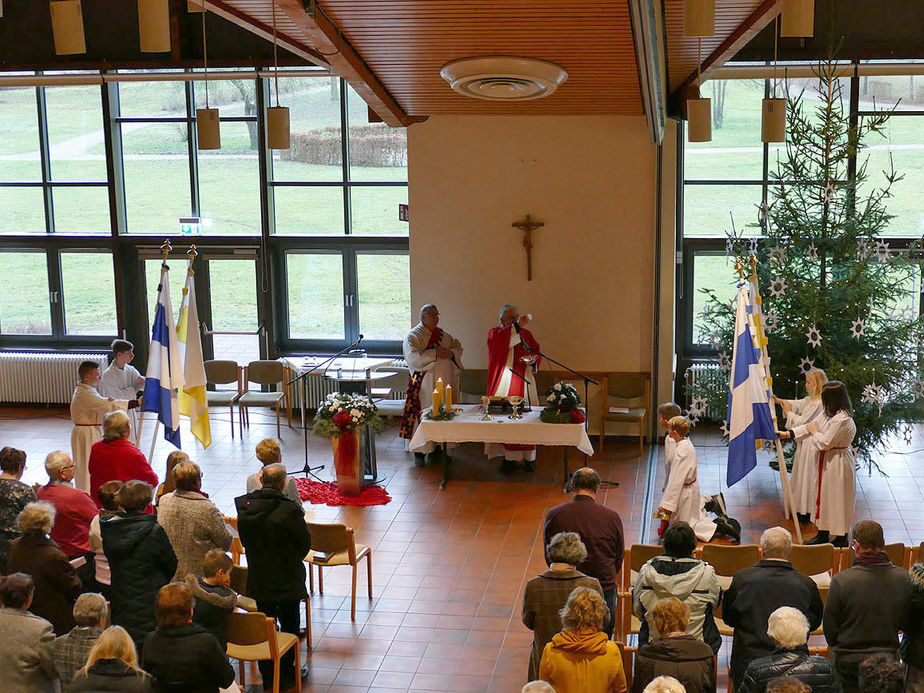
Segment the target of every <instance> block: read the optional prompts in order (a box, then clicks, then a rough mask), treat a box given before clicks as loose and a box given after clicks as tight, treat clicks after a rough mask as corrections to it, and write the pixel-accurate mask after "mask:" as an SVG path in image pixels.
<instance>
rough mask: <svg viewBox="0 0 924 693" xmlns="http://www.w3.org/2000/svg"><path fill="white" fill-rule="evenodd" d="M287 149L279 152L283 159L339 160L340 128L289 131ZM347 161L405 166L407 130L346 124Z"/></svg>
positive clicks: (328, 163) (330, 163)
mask: <svg viewBox="0 0 924 693" xmlns="http://www.w3.org/2000/svg"><path fill="white" fill-rule="evenodd" d="M291 139H292V142H291V146H290V147H289V149H283V150H281V152H280V155H281V158H282V160H283V161H300V162H302V163H306V164H319V165H321V166H339V165H340V164H341V163H342V156H341V148H340V128H339V127H326V128H321V129H319V130H309V131H308V132H306V133H302V134H295V135H292V138H291ZM350 163H351V164H352V165H353V166H376V167H382V166H407V131H406V130H404V129H403V128H401V129H397V128H396V129H392V128H382V127H380V126H376V125H359V126H354V127H351V128H350Z"/></svg>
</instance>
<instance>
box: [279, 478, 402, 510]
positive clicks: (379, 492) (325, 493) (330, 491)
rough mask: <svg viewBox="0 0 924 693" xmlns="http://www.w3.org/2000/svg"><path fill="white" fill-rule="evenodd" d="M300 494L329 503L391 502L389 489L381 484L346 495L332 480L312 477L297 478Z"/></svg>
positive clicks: (306, 498) (313, 500) (371, 503)
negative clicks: (317, 479)
mask: <svg viewBox="0 0 924 693" xmlns="http://www.w3.org/2000/svg"><path fill="white" fill-rule="evenodd" d="M295 485H296V486H297V487H298V495H299V497H300V498H301V499H302V500H306V501H309V502H311V503H325V504H327V505H385V503H389V502H391V496H389V495H388V491H386V490H385V489H383V488H382V487H381V486H376V485H374V484H371V485H369V486H366V487H365V488H363V490H362V491H361V492H360V493H359V494H357V495H355V496H345V495H343V494H342V493H340V489H339V488H337V484H334V483H331V482H330V481H323V482H321V481H312V480H311V479H296V480H295Z"/></svg>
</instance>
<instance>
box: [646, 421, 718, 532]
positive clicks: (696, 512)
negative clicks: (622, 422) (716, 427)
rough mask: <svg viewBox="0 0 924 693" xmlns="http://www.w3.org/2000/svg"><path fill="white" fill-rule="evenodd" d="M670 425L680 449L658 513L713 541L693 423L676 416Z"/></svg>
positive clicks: (713, 527)
mask: <svg viewBox="0 0 924 693" xmlns="http://www.w3.org/2000/svg"><path fill="white" fill-rule="evenodd" d="M667 424H668V435H669V436H670V437H671V439H672V440H673V441H674V442H675V443H676V447H675V449H674V459H673V460H672V461H671V467H670V477H669V478H668V480H667V484H666V485H665V488H664V495H663V496H662V497H661V503H660V505H659V507H658V512H659V513H662V514H668V515H670V520H669V523H670V524H674V523H675V522H680V521H683V522H686V523H688V524H689V525H690V527H692V528H693V531H694V532H695V533H696V538H697V539H699V540H700V541H709V540H710V539H712V536H713V535H714V534H715V530H716V526H715V522H713V521H712V520H710V519H709V516H708V515H706V509H705V508H704V507H703V498H702V496H700V493H699V480H698V479H697V474H698V471H699V470H698V468H697V464H696V449H695V448H694V447H693V443H692V442H690V439H689V438H688V437H687V436H688V435H689V433H690V421H689V419H687V418H685V417H683V416H674V417H672V418H671V419H670V420H669V421H668V422H667Z"/></svg>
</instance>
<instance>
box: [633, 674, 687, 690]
mask: <svg viewBox="0 0 924 693" xmlns="http://www.w3.org/2000/svg"><path fill="white" fill-rule="evenodd" d="M689 690H690V689H689V688H685V687H684V685H683V684H682V683H680V681H678V680H677V679H675V678H673V677H671V676H659V677H658V678H656V679H655V680H654V681H652V682H651V683H649V684H648V685H647V686H645V690H644V691H642V693H687V691H689Z"/></svg>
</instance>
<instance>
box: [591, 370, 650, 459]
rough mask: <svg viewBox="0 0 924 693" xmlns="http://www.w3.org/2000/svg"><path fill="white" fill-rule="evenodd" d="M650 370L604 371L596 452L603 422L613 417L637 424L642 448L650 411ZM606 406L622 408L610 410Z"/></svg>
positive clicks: (646, 435)
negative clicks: (631, 371)
mask: <svg viewBox="0 0 924 693" xmlns="http://www.w3.org/2000/svg"><path fill="white" fill-rule="evenodd" d="M650 399H651V374H650V373H607V374H606V376H605V377H604V378H603V400H602V402H601V404H600V441H599V445H598V446H597V447H598V448H599V450H598V452H602V451H603V441H604V440H605V439H606V423H607V422H608V421H614V422H619V423H629V424H635V425H636V426H638V449H639V452H641V451H642V450H643V449H644V444H645V441H646V440H647V437H648V421H649V415H650V411H649V409H650V406H651V405H650V403H649V400H650ZM610 407H613V408H616V409H620V410H624V411H613V412H611V411H610Z"/></svg>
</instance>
